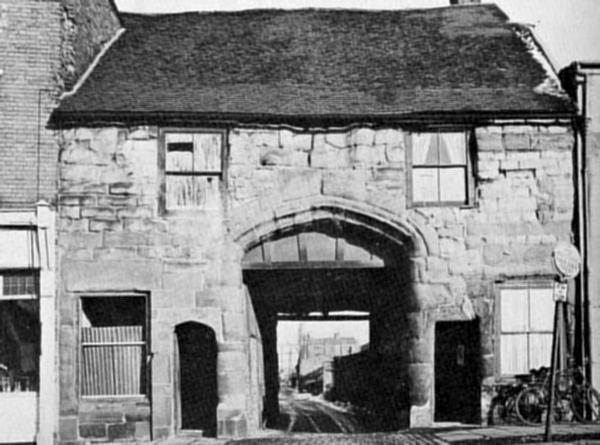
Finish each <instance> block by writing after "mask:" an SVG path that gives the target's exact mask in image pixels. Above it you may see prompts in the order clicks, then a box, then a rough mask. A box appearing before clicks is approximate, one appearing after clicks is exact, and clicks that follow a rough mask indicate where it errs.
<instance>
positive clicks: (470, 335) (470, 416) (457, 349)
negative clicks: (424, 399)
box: [435, 319, 481, 423]
mask: <svg viewBox="0 0 600 445" xmlns="http://www.w3.org/2000/svg"><path fill="white" fill-rule="evenodd" d="M479 336H480V334H479V322H478V320H477V319H476V320H473V321H452V322H438V323H437V324H436V327H435V421H436V422H462V423H480V409H481V372H480V368H481V365H480V363H481V350H480V349H481V348H480V337H479Z"/></svg>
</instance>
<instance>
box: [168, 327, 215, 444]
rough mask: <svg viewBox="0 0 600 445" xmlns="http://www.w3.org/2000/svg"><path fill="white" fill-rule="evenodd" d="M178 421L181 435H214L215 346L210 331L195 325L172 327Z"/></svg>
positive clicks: (213, 336) (213, 337)
mask: <svg viewBox="0 0 600 445" xmlns="http://www.w3.org/2000/svg"><path fill="white" fill-rule="evenodd" d="M175 336H176V351H177V352H176V357H175V360H176V363H177V365H178V366H177V367H178V373H177V385H176V386H177V388H176V389H177V393H178V395H179V397H178V399H179V407H178V408H179V409H178V414H179V415H178V417H179V419H178V421H179V430H181V431H189V430H193V431H200V430H201V431H202V433H203V435H204V436H209V437H214V436H216V433H217V403H218V394H217V342H216V338H215V332H214V331H213V330H212V328H210V327H208V326H206V325H203V324H201V323H196V322H186V323H182V324H179V325H177V326H176V328H175Z"/></svg>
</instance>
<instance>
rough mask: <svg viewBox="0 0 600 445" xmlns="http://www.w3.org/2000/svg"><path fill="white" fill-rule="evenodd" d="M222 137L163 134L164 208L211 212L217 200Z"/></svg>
mask: <svg viewBox="0 0 600 445" xmlns="http://www.w3.org/2000/svg"><path fill="white" fill-rule="evenodd" d="M222 145H223V134H222V133H220V132H202V133H192V132H165V133H164V147H165V165H164V171H165V187H166V193H165V195H166V196H165V208H166V210H175V209H210V208H214V207H215V206H216V204H217V203H218V200H219V183H220V180H221V177H222V171H223V167H222V162H223V161H222Z"/></svg>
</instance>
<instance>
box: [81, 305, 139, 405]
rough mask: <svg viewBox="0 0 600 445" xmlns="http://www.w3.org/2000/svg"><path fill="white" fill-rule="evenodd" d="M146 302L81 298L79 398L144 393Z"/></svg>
mask: <svg viewBox="0 0 600 445" xmlns="http://www.w3.org/2000/svg"><path fill="white" fill-rule="evenodd" d="M146 338H147V327H146V299H145V298H144V297H143V296H131V297H112V296H111V297H83V298H82V299H81V355H82V357H81V366H82V369H81V395H82V396H135V395H143V394H146V357H147V341H146Z"/></svg>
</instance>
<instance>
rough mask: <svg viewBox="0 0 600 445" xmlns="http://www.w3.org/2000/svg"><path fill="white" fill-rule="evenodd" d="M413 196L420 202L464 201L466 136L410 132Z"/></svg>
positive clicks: (466, 161) (462, 133) (466, 163)
mask: <svg viewBox="0 0 600 445" xmlns="http://www.w3.org/2000/svg"><path fill="white" fill-rule="evenodd" d="M411 141H412V145H411V155H412V200H413V203H417V204H419V203H422V204H467V201H468V156H467V136H466V134H465V133H464V132H456V133H413V134H412V135H411Z"/></svg>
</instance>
